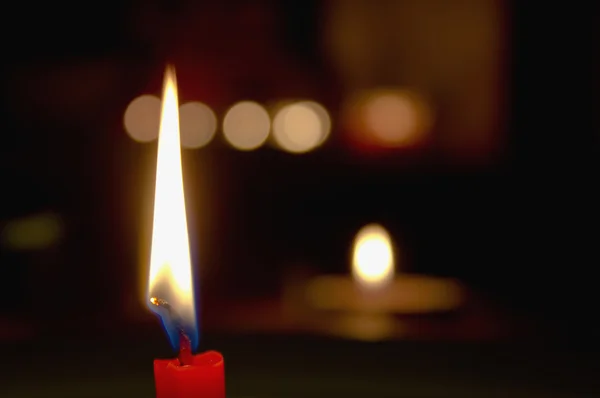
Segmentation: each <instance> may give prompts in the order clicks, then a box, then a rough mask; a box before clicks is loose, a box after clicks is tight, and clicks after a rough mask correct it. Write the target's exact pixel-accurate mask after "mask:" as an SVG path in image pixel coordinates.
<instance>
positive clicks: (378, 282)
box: [352, 224, 394, 288]
mask: <svg viewBox="0 0 600 398" xmlns="http://www.w3.org/2000/svg"><path fill="white" fill-rule="evenodd" d="M352 275H353V276H354V279H355V281H356V282H357V283H359V284H360V285H362V286H365V287H369V288H371V287H380V286H382V285H386V284H389V283H390V282H391V281H392V278H393V277H394V252H393V248H392V239H391V237H390V235H389V233H388V232H387V231H386V230H385V228H383V227H382V226H381V225H379V224H369V225H366V226H364V227H363V228H361V229H360V231H358V233H357V234H356V237H355V239H354V247H353V254H352Z"/></svg>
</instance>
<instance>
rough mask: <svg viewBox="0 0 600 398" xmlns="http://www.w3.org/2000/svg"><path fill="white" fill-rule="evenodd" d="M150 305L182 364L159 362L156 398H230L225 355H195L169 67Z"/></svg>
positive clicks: (174, 95)
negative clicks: (227, 394)
mask: <svg viewBox="0 0 600 398" xmlns="http://www.w3.org/2000/svg"><path fill="white" fill-rule="evenodd" d="M147 298H148V306H149V308H150V309H151V310H152V311H154V312H155V313H156V314H157V315H159V316H160V318H161V321H162V324H163V326H164V328H165V331H166V332H167V335H168V336H169V340H170V342H171V345H172V346H173V348H175V349H178V350H179V357H178V358H177V359H157V360H155V361H154V379H155V385H156V397H157V398H225V375H224V362H223V356H222V355H221V354H219V353H218V352H215V351H208V352H205V353H203V354H198V355H193V353H192V350H193V349H195V348H196V347H197V345H198V323H197V321H196V309H195V298H194V286H193V277H192V264H191V258H190V249H189V238H188V230H187V219H186V213H185V196H184V189H183V171H182V164H181V145H180V136H179V104H178V99H177V81H176V78H175V70H174V69H173V68H172V67H168V68H167V70H166V73H165V82H164V88H163V99H162V112H161V119H160V132H159V136H158V155H157V165H156V187H155V193H154V220H153V226H152V249H151V253H150V275H149V279H148V297H147Z"/></svg>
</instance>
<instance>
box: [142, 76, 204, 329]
mask: <svg viewBox="0 0 600 398" xmlns="http://www.w3.org/2000/svg"><path fill="white" fill-rule="evenodd" d="M148 294H149V296H148V300H150V299H151V298H152V297H158V298H160V299H164V300H166V301H168V302H169V304H170V305H171V307H172V308H173V309H174V311H175V312H176V313H177V315H178V317H180V318H181V319H182V320H183V321H184V322H185V323H186V324H188V325H194V327H195V325H196V313H195V310H194V290H193V281H192V267H191V260H190V248H189V238H188V228H187V221H186V212H185V196H184V190H183V174H182V164H181V147H180V135H179V106H178V100H177V80H176V76H175V70H174V68H173V67H167V69H166V72H165V80H164V87H163V101H162V112H161V121H160V132H159V138H158V157H157V165H156V188H155V194H154V223H153V229H152V249H151V253H150V275H149V280H148Z"/></svg>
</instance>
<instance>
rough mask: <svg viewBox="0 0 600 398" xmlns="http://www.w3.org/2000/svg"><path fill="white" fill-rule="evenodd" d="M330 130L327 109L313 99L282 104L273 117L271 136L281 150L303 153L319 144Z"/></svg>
mask: <svg viewBox="0 0 600 398" xmlns="http://www.w3.org/2000/svg"><path fill="white" fill-rule="evenodd" d="M330 131H331V118H330V117H329V113H328V112H327V110H326V109H325V108H324V107H323V106H321V105H319V104H318V103H316V102H313V101H302V102H296V103H292V104H288V105H285V106H283V107H282V108H281V109H279V110H278V111H277V113H276V114H275V117H274V118H273V138H274V140H275V142H276V144H277V145H278V146H279V147H280V148H281V149H283V150H285V151H287V152H291V153H305V152H309V151H311V150H312V149H315V148H316V147H318V146H319V145H321V144H322V143H323V142H325V140H326V139H327V137H328V136H329V133H330Z"/></svg>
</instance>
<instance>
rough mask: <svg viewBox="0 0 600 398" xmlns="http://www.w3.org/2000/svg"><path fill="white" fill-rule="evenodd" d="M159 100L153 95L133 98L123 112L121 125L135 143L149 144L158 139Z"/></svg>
mask: <svg viewBox="0 0 600 398" xmlns="http://www.w3.org/2000/svg"><path fill="white" fill-rule="evenodd" d="M160 112H161V100H160V98H158V97H157V96H155V95H141V96H139V97H137V98H135V99H134V100H133V101H131V103H129V105H128V106H127V109H126V110H125V115H124V117H123V124H124V126H125V131H126V132H127V134H128V135H129V136H130V137H131V138H133V139H134V140H135V141H137V142H151V141H154V140H155V139H157V138H158V130H159V126H160Z"/></svg>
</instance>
